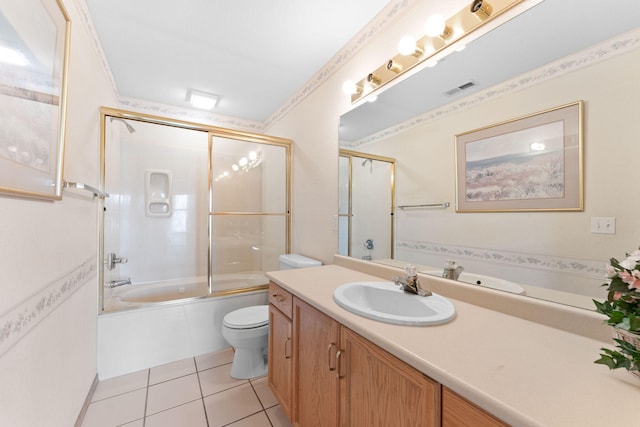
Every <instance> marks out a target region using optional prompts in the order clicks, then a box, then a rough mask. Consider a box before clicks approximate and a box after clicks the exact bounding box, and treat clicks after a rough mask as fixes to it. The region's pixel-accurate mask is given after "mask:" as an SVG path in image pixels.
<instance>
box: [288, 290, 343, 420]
mask: <svg viewBox="0 0 640 427" xmlns="http://www.w3.org/2000/svg"><path fill="white" fill-rule="evenodd" d="M339 332H340V324H339V323H338V322H336V321H335V320H333V319H332V318H331V317H329V316H327V315H326V314H324V313H322V312H320V311H318V310H317V309H315V308H314V307H312V306H310V305H309V304H307V303H305V302H304V301H302V300H300V299H298V298H295V297H294V298H293V343H294V360H293V366H294V367H293V393H294V410H293V419H292V421H293V424H294V425H298V426H304V427H306V426H336V425H337V424H338V377H337V375H336V372H337V371H336V354H337V352H338V345H339V344H340V342H339V341H338V339H339Z"/></svg>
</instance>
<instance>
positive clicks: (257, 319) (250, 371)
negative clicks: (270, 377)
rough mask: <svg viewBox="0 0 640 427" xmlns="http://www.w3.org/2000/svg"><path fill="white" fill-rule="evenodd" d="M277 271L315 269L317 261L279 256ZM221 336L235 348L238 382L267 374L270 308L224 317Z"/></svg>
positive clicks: (233, 372) (233, 367)
mask: <svg viewBox="0 0 640 427" xmlns="http://www.w3.org/2000/svg"><path fill="white" fill-rule="evenodd" d="M279 261H280V270H288V269H292V268H305V267H315V266H319V265H322V263H321V262H320V261H317V260H315V259H311V258H307V257H305V256H302V255H298V254H285V255H280V258H279ZM222 336H223V337H224V339H225V340H227V342H228V343H229V344H230V345H231V346H232V347H233V348H234V350H235V354H234V356H233V363H232V365H231V376H232V377H233V378H237V379H243V380H245V379H249V378H255V377H261V376H264V375H266V374H267V351H268V345H269V340H268V338H269V306H268V305H254V306H251V307H244V308H240V309H237V310H234V311H232V312H230V313H227V314H226V315H225V316H224V319H223V321H222Z"/></svg>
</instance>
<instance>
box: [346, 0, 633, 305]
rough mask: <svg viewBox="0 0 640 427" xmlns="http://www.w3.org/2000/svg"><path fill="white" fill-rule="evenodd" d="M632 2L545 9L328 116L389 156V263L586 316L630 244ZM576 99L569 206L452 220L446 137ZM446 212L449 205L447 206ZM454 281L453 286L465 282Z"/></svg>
mask: <svg viewBox="0 0 640 427" xmlns="http://www.w3.org/2000/svg"><path fill="white" fill-rule="evenodd" d="M638 16H640V3H639V2H637V1H634V0H621V1H616V2H615V3H611V4H609V3H607V4H604V3H602V2H601V1H596V0H544V1H542V2H540V3H539V4H537V5H535V6H533V7H531V8H530V9H528V10H526V11H525V12H523V13H521V14H520V15H518V16H517V17H515V18H513V19H511V20H509V21H507V22H506V23H504V24H502V25H500V26H499V27H497V28H496V29H493V30H492V31H490V32H488V33H486V34H484V35H482V36H481V37H479V38H477V39H476V40H474V41H473V42H472V43H470V44H469V45H467V46H466V48H465V49H464V50H462V51H452V52H451V53H449V54H448V55H447V56H446V57H445V58H444V59H443V60H441V61H440V63H438V64H437V66H435V67H432V68H424V69H423V70H421V71H419V72H417V73H415V74H414V75H413V76H411V77H409V78H407V79H405V80H404V81H402V82H400V83H398V84H396V85H393V86H392V87H390V88H389V89H387V90H384V91H382V92H381V93H379V94H378V97H377V100H376V101H375V102H371V103H369V102H362V103H360V104H359V105H357V106H356V107H355V108H354V109H352V110H351V111H349V112H347V113H346V114H344V115H343V116H342V117H341V123H340V148H341V149H345V150H354V151H358V152H362V153H370V154H371V155H376V156H385V157H390V158H394V159H395V160H396V162H395V165H396V169H395V173H396V179H395V201H396V207H398V206H399V205H408V206H414V205H415V206H423V205H426V206H424V207H420V208H416V209H396V210H395V221H396V223H395V234H394V241H393V245H394V253H395V256H394V257H393V259H378V260H376V259H374V260H373V261H374V262H382V263H388V264H392V265H396V266H402V265H403V264H406V263H414V264H417V265H418V266H419V268H420V269H421V271H430V272H433V273H434V274H438V272H439V271H442V267H443V266H444V265H445V263H446V262H447V261H448V260H449V259H454V260H456V262H457V263H458V264H460V265H462V266H464V268H465V272H466V273H468V274H467V278H468V279H470V280H471V281H472V283H476V282H478V281H479V278H482V280H484V279H485V278H487V280H489V281H492V280H493V282H492V283H495V284H496V286H493V285H492V286H491V287H495V288H501V285H500V281H503V282H504V283H507V282H508V283H509V284H512V283H513V284H517V285H518V287H516V288H513V289H512V288H509V286H507V285H505V287H502V289H504V290H507V291H510V292H516V293H522V294H524V295H526V296H530V297H535V298H541V299H546V300H551V301H556V302H560V303H564V304H569V305H573V306H576V307H581V308H586V309H593V308H594V306H593V303H592V301H591V299H592V298H604V296H605V290H604V288H603V287H602V286H601V285H602V284H603V283H604V282H605V281H606V277H605V265H606V263H607V262H608V259H609V258H611V257H615V258H619V259H620V258H624V256H625V253H626V252H632V251H634V250H635V249H637V248H638V246H639V245H640V214H639V213H640V198H639V197H637V191H636V190H635V187H636V185H635V182H636V181H637V178H636V176H637V174H636V170H637V168H636V167H635V162H636V159H638V158H640V143H639V140H638V138H639V137H640V120H639V118H640V103H639V101H640V29H639V28H638V19H637V17H638ZM579 101H582V105H583V111H582V123H581V128H582V136H583V142H584V150H583V153H582V156H581V158H582V166H583V170H582V173H581V176H582V179H583V184H584V209H583V210H578V211H524V212H472V213H470V212H456V209H455V200H456V162H455V136H456V135H459V134H463V133H465V132H469V131H471V130H474V129H481V128H484V127H488V126H492V125H494V124H497V123H501V122H505V121H508V120H512V119H515V118H518V117H524V116H527V115H531V114H534V113H537V112H541V111H545V110H548V109H553V108H556V107H559V106H563V105H567V104H570V103H574V102H579ZM448 203H450V204H449V205H448V206H447V204H448ZM461 280H465V278H464V273H463V275H462V276H461Z"/></svg>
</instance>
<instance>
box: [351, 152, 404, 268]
mask: <svg viewBox="0 0 640 427" xmlns="http://www.w3.org/2000/svg"><path fill="white" fill-rule="evenodd" d="M339 162H340V163H339V174H340V175H339V187H340V195H339V197H340V199H339V207H338V253H339V254H340V255H347V256H352V257H356V258H360V259H365V260H371V259H389V258H393V257H394V253H393V252H394V251H393V238H394V237H393V234H394V220H393V212H394V173H395V160H394V159H392V158H388V157H382V156H374V155H371V154H364V153H358V152H355V151H349V150H340V157H339Z"/></svg>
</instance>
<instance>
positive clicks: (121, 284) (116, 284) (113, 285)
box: [104, 278, 131, 288]
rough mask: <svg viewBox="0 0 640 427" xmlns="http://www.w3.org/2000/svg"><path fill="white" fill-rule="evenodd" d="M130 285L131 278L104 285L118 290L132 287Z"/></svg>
mask: <svg viewBox="0 0 640 427" xmlns="http://www.w3.org/2000/svg"><path fill="white" fill-rule="evenodd" d="M130 284H131V278H127V279H122V280H111V281H109V282H107V283H105V284H104V285H105V286H106V287H107V288H117V287H119V286H124V285H130Z"/></svg>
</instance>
